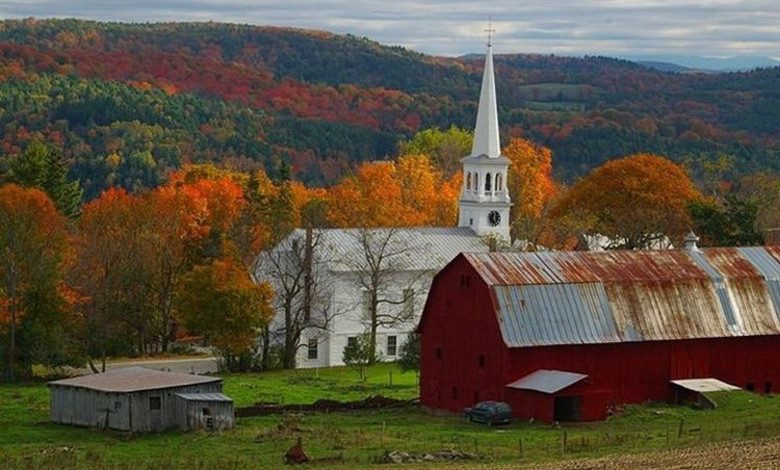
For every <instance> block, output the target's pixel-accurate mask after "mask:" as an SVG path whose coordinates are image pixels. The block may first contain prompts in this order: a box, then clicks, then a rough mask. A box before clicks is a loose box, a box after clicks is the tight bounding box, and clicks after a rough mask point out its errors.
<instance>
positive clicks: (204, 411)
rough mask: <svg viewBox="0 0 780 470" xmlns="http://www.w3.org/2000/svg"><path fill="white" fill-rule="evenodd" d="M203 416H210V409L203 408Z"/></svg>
mask: <svg viewBox="0 0 780 470" xmlns="http://www.w3.org/2000/svg"><path fill="white" fill-rule="evenodd" d="M203 416H211V410H210V409H209V408H206V407H204V408H203Z"/></svg>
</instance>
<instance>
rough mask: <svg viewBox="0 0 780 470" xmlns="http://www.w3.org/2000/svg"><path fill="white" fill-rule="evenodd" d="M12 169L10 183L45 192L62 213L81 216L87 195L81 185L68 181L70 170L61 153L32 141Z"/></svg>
mask: <svg viewBox="0 0 780 470" xmlns="http://www.w3.org/2000/svg"><path fill="white" fill-rule="evenodd" d="M9 166H10V168H9V169H10V175H9V176H10V178H9V179H10V180H11V181H13V182H15V183H17V184H19V185H21V186H25V187H28V188H39V189H42V190H44V191H45V192H46V194H48V195H49V197H50V198H51V200H52V201H53V202H54V205H55V206H56V207H57V209H58V210H59V211H60V213H62V214H64V215H66V216H68V217H71V218H73V217H75V216H77V215H78V213H79V209H80V206H81V198H82V196H83V193H84V192H83V190H82V189H81V185H80V184H79V182H78V181H68V168H67V165H66V164H65V162H64V161H63V159H62V155H61V154H60V152H58V151H56V150H53V149H50V148H49V147H48V146H46V144H43V143H41V142H38V141H33V142H31V143H30V144H29V145H28V146H27V148H26V149H25V151H24V153H22V154H21V155H19V156H18V157H16V158H15V159H13V160H12V161H11V163H10V165H9Z"/></svg>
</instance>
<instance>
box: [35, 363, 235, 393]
mask: <svg viewBox="0 0 780 470" xmlns="http://www.w3.org/2000/svg"><path fill="white" fill-rule="evenodd" d="M221 380H222V379H221V378H219V377H205V376H202V375H192V374H180V373H176V372H163V371H158V370H151V369H145V368H143V367H125V368H122V369H115V370H110V371H108V372H104V373H102V374H90V375H82V376H81V377H74V378H70V379H63V380H55V381H53V382H49V385H50V386H52V385H53V386H68V387H77V388H87V389H91V390H98V391H101V392H112V393H126V392H138V391H142V390H158V389H163V388H175V387H185V386H189V385H198V384H205V383H212V382H219V381H221Z"/></svg>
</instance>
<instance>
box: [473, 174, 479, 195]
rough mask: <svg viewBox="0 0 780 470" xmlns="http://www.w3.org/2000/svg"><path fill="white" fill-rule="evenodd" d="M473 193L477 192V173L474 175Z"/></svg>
mask: <svg viewBox="0 0 780 470" xmlns="http://www.w3.org/2000/svg"><path fill="white" fill-rule="evenodd" d="M472 187H473V188H474V191H476V192H479V173H474V186H472Z"/></svg>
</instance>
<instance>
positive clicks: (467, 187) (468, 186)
mask: <svg viewBox="0 0 780 470" xmlns="http://www.w3.org/2000/svg"><path fill="white" fill-rule="evenodd" d="M466 189H468V190H471V172H468V173H467V174H466Z"/></svg>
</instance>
